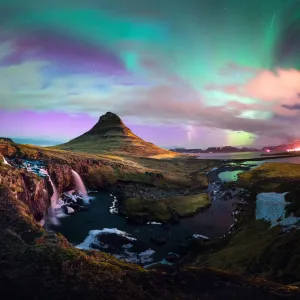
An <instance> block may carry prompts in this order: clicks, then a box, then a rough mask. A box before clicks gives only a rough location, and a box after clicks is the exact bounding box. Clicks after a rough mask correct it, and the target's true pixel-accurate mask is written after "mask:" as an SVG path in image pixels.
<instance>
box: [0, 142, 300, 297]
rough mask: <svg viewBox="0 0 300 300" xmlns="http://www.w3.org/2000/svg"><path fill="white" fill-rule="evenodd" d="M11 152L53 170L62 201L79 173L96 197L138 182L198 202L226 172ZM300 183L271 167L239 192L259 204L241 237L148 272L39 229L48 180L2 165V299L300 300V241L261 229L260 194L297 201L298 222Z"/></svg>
mask: <svg viewBox="0 0 300 300" xmlns="http://www.w3.org/2000/svg"><path fill="white" fill-rule="evenodd" d="M11 147H12V149H11V154H10V155H9V156H10V157H14V158H19V159H23V158H32V159H40V160H43V161H45V162H47V163H48V168H49V173H50V174H51V176H53V178H54V181H55V183H56V184H57V186H58V190H59V192H62V191H63V190H65V189H67V188H69V187H70V185H71V182H70V178H69V176H70V169H74V170H76V171H78V172H79V173H80V174H81V175H82V177H83V178H84V180H85V182H87V184H88V187H90V188H95V187H97V188H106V189H108V188H111V187H118V188H119V189H122V185H123V184H124V183H128V182H129V183H134V184H144V185H147V186H148V185H151V186H154V187H156V188H157V190H159V189H166V190H169V191H174V190H176V191H178V192H180V191H182V192H185V193H187V194H186V195H183V196H190V195H192V194H193V193H194V192H195V191H197V189H204V188H206V187H207V183H208V182H207V177H206V173H207V172H208V171H209V170H211V169H212V168H214V167H218V166H219V165H220V163H219V162H216V161H200V160H196V159H195V158H191V157H185V156H179V157H175V158H160V159H156V158H145V157H139V158H136V157H135V158H132V157H128V156H122V157H119V156H108V155H94V154H93V155H92V154H80V153H72V152H67V151H62V150H53V149H51V150H50V149H49V150H47V149H44V148H39V147H31V146H20V145H16V144H14V145H12V146H11ZM297 167H298V166H297ZM278 174H280V175H278ZM298 180H299V182H300V167H298V168H296V167H295V166H290V165H289V164H280V165H273V164H268V165H263V166H262V167H260V168H258V169H254V170H253V171H250V172H247V173H244V174H243V175H241V176H240V177H239V181H238V185H240V186H243V187H247V188H248V187H249V188H251V194H250V198H249V199H248V203H249V204H248V205H245V208H244V210H243V213H242V214H241V215H240V216H239V218H238V226H237V229H236V231H234V233H233V234H232V235H231V236H228V237H227V238H225V239H222V241H221V242H220V241H217V242H216V241H213V242H212V243H208V244H205V245H204V244H202V243H201V244H195V245H194V246H193V248H192V249H191V251H190V254H189V256H188V257H187V258H186V261H185V262H184V264H183V265H182V266H179V265H178V266H175V267H161V268H157V269H154V270H145V269H143V268H142V267H139V266H137V265H135V264H130V263H125V262H122V261H120V260H117V259H115V258H113V257H112V256H111V255H108V254H104V253H102V252H97V251H82V250H79V249H76V248H74V247H73V246H72V245H70V244H69V243H68V242H67V241H66V239H65V238H64V237H63V236H62V235H59V234H54V233H51V232H47V231H45V230H44V229H43V228H42V227H41V226H40V225H39V224H38V222H37V219H36V218H37V216H38V215H39V214H40V213H42V212H43V210H45V209H46V208H47V205H49V203H40V202H39V200H38V198H37V197H35V195H37V194H38V191H39V189H40V187H41V186H42V185H44V183H41V182H43V181H42V179H40V178H38V177H37V176H36V175H34V174H29V173H28V172H26V171H24V170H18V169H14V168H11V167H10V166H8V165H3V164H2V165H0V227H1V231H0V287H1V293H2V294H5V295H7V297H6V299H43V300H45V299H222V298H224V299H249V300H250V299H251V300H252V299H281V298H285V297H289V299H299V292H300V288H299V284H297V282H299V281H300V270H299V266H300V261H299V258H300V248H299V247H298V244H299V243H297V241H299V238H300V236H299V231H297V230H291V231H290V232H288V233H282V231H281V230H280V228H277V227H276V228H273V229H270V228H269V227H270V226H269V224H268V223H267V222H264V221H263V220H260V221H256V220H255V199H256V194H257V193H258V192H261V191H262V189H263V190H264V191H278V192H282V191H290V198H289V201H290V203H291V204H292V206H291V207H290V210H291V211H289V213H294V214H298V209H299V197H298V196H299V194H298V189H297V186H298ZM251 184H252V185H251ZM265 186H267V187H268V189H267V190H266V189H265V188H264V187H265ZM179 197H180V196H179ZM192 198H193V197H192ZM135 201H137V200H135ZM165 201H169V200H165ZM177 208H178V206H177ZM181 209H183V210H186V207H185V206H183V207H182V208H181ZM179 214H180V212H179ZM275 281H277V282H278V283H274V282H275ZM279 282H281V283H279Z"/></svg>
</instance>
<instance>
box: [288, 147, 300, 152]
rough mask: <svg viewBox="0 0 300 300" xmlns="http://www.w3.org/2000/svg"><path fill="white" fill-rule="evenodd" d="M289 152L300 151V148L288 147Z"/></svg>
mask: <svg viewBox="0 0 300 300" xmlns="http://www.w3.org/2000/svg"><path fill="white" fill-rule="evenodd" d="M286 151H287V152H293V151H300V148H294V149H287V150H286Z"/></svg>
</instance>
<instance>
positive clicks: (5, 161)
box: [3, 156, 11, 166]
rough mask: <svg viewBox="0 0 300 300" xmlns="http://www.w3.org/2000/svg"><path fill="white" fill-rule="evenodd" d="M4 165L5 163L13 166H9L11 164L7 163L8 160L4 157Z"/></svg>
mask: <svg viewBox="0 0 300 300" xmlns="http://www.w3.org/2000/svg"><path fill="white" fill-rule="evenodd" d="M3 163H4V164H5V165H8V166H11V164H9V163H8V162H7V160H6V159H5V157H4V156H3Z"/></svg>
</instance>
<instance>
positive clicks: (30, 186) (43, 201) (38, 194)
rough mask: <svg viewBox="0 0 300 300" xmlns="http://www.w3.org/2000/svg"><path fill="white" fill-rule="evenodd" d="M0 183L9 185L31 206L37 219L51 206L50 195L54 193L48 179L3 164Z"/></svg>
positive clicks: (32, 212) (14, 193)
mask: <svg viewBox="0 0 300 300" xmlns="http://www.w3.org/2000/svg"><path fill="white" fill-rule="evenodd" d="M0 184H1V185H3V186H5V187H7V188H8V189H9V190H10V191H11V193H12V194H13V195H14V196H15V197H16V198H18V199H19V200H20V201H22V202H23V203H24V204H25V205H26V206H27V207H28V208H29V210H30V212H31V214H32V215H33V217H34V219H35V220H37V221H39V220H41V219H42V218H43V215H44V213H45V212H46V210H47V209H48V207H49V206H50V198H49V195H52V193H53V191H52V188H51V185H50V184H49V183H48V181H47V180H45V179H42V178H39V177H38V176H36V175H34V174H32V173H29V172H26V171H24V170H18V169H14V168H12V167H10V166H7V165H3V166H1V167H0ZM45 191H46V192H45Z"/></svg>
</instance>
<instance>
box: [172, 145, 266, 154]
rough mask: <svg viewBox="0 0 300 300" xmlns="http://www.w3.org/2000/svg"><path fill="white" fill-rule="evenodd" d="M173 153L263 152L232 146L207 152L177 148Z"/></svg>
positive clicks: (209, 149)
mask: <svg viewBox="0 0 300 300" xmlns="http://www.w3.org/2000/svg"><path fill="white" fill-rule="evenodd" d="M171 151H174V152H178V153H234V152H259V151H261V150H259V149H256V148H247V147H243V148H237V147H232V146H225V147H209V148H207V149H205V150H203V149H197V148H195V149H185V148H175V149H171Z"/></svg>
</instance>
